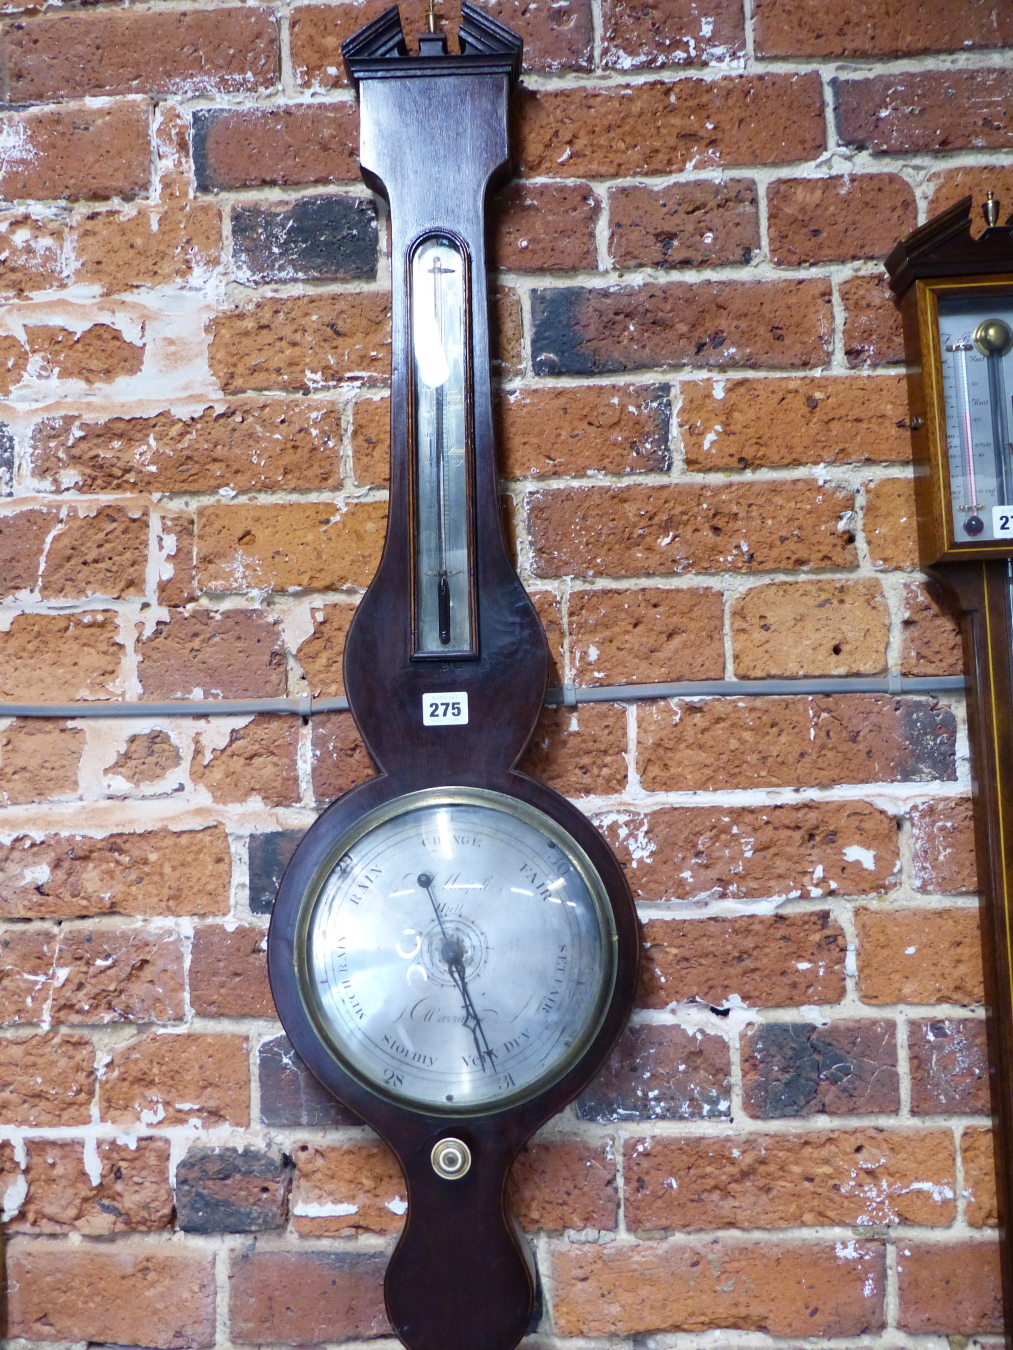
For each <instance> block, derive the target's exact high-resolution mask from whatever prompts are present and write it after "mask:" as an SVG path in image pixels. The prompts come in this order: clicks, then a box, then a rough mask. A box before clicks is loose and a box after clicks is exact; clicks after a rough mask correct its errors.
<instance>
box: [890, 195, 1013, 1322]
mask: <svg viewBox="0 0 1013 1350" xmlns="http://www.w3.org/2000/svg"><path fill="white" fill-rule="evenodd" d="M971 205H972V199H971V198H970V197H965V198H964V199H963V200H962V201H960V202H958V203H957V204H956V205H955V206H952V207H951V208H950V209H949V210H947V211H944V212H943V213H942V214H941V215H938V216H936V217H935V218H934V219H932V220H930V221H928V223H927V224H925V225H923V226H922V227H921V228H920V229H917V230H915V231H914V233H912V234H909V235H908V236H907V237H906V238H905V239H903V240H902V241H901V242H900V243H899V244H898V245H897V246H896V248H894V250H893V252H892V253H891V254H890V256H889V257H888V258H887V260H886V267H887V271H888V273H889V275H890V283H891V286H892V287H893V290H894V293H895V294H896V296H897V297H898V299H899V300H900V304H901V311H902V314H903V320H904V340H905V347H906V350H907V358H908V365H909V370H910V371H911V374H910V376H909V399H910V405H911V428H912V433H913V444H914V452H915V491H916V498H917V506H918V534H919V549H920V553H921V561H922V565H923V567H924V568H925V569H926V571H928V572H929V573H930V574H931V575H932V576H933V577H934V578H935V579H936V580H937V581H938V582H939V583H940V584H941V585H942V586H943V588H944V589H945V591H946V592H947V593H948V595H949V597H950V599H951V602H952V603H953V606H954V609H955V611H956V612H957V613H958V614H959V615H960V619H961V629H962V633H963V638H964V663H965V670H966V673H967V677H968V725H969V732H970V748H971V768H972V776H973V780H974V802H975V812H974V816H975V844H976V852H977V859H978V874H979V884H980V886H981V890H982V897H983V902H984V920H985V921H984V923H983V935H984V946H985V958H986V959H985V971H986V997H987V1003H988V1024H989V1045H990V1055H991V1061H992V1066H993V1070H994V1072H993V1078H992V1091H993V1104H994V1113H995V1115H996V1117H997V1123H998V1140H997V1146H996V1169H997V1181H998V1196H999V1220H1000V1226H1001V1227H1000V1233H1001V1247H1002V1278H1003V1297H1004V1301H1005V1306H1006V1322H1007V1326H1011V1327H1013V1252H1011V1250H1010V1243H1009V1223H1010V1216H1011V1214H1013V1189H1011V1188H1013V957H1011V952H1013V445H1011V434H1013V402H1011V399H1013V226H1010V225H999V224H997V221H998V216H999V207H998V203H996V202H995V201H994V200H993V197H992V194H991V193H989V194H988V198H987V200H986V202H985V204H984V211H985V222H986V229H985V230H984V232H983V233H982V234H981V235H980V236H979V237H978V238H974V237H973V236H972V233H971Z"/></svg>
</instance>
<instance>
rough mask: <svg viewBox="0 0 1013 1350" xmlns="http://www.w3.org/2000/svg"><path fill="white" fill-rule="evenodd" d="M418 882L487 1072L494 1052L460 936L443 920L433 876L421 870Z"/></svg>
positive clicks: (483, 1067) (479, 1057) (479, 1059)
mask: <svg viewBox="0 0 1013 1350" xmlns="http://www.w3.org/2000/svg"><path fill="white" fill-rule="evenodd" d="M418 884H419V885H420V886H421V887H422V889H423V890H424V891H425V892H426V894H427V895H428V896H429V900H430V903H431V904H432V907H433V913H434V914H435V915H436V922H437V923H438V924H439V925H440V933H441V934H442V936H443V946H442V948H441V952H440V954H441V955H442V957H443V959H444V961H446V963H447V969H448V970H449V971H450V978H451V979H452V980H453V981H454V984H455V985H456V986H457V990H458V993H459V994H460V995H461V1001H462V1002H463V1003H464V1025H465V1026H466V1027H467V1028H468V1030H469V1031H470V1032H471V1038H472V1040H473V1041H474V1042H475V1049H476V1050H477V1051H478V1062H479V1064H480V1065H481V1066H482V1072H483V1073H485V1061H486V1059H488V1061H489V1065H490V1067H492V1062H493V1054H492V1049H491V1048H490V1046H489V1042H488V1040H487V1039H486V1034H485V1031H484V1030H483V1027H482V1019H481V1018H480V1017H479V1015H478V1010H477V1009H476V1007H475V1004H474V1002H473V1000H472V997H471V992H470V990H469V989H468V981H467V978H466V977H465V974H464V962H463V961H462V959H461V955H462V953H461V941H460V939H459V938H452V937H451V936H450V934H449V933H448V932H447V929H446V926H445V925H444V922H443V915H442V914H441V913H440V907H439V905H438V904H437V903H436V896H435V895H433V878H432V877H431V876H430V875H429V873H428V872H420V873H419V875H418Z"/></svg>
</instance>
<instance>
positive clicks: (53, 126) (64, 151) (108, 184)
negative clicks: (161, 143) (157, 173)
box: [0, 98, 151, 200]
mask: <svg viewBox="0 0 1013 1350" xmlns="http://www.w3.org/2000/svg"><path fill="white" fill-rule="evenodd" d="M148 118H149V105H148V102H147V100H146V99H140V98H137V99H129V100H128V99H119V100H117V101H116V102H110V103H106V104H103V105H101V106H98V107H95V106H93V105H91V104H85V103H68V104H64V105H63V106H62V107H57V108H32V109H30V110H29V111H28V112H23V113H7V114H4V115H3V116H2V117H0V135H2V136H3V138H4V142H5V144H9V145H10V146H11V147H12V149H11V150H10V151H9V153H8V154H7V155H6V156H5V158H4V162H3V164H2V165H0V193H3V195H4V197H6V198H7V199H8V200H10V199H13V198H19V197H24V198H35V199H40V200H52V199H54V198H60V197H70V198H83V199H85V200H103V199H106V198H109V197H136V196H140V195H143V194H144V193H145V192H147V190H148V184H149V180H150V175H151V135H150V131H149V127H148Z"/></svg>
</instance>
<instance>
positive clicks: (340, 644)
mask: <svg viewBox="0 0 1013 1350" xmlns="http://www.w3.org/2000/svg"><path fill="white" fill-rule="evenodd" d="M312 614H313V635H312V636H311V637H308V638H307V639H306V641H305V642H302V643H300V644H299V646H298V647H297V649H296V659H297V660H298V662H299V664H300V665H301V666H302V669H303V674H304V676H305V678H306V685H307V688H308V689H309V692H310V693H311V694H312V695H313V697H314V698H343V697H344V693H345V681H344V677H343V675H342V669H341V662H342V658H343V657H344V654H345V638H346V637H347V636H348V626H349V624H350V623H351V622H352V617H353V616H354V614H355V606H354V605H324V606H323V607H322V608H321V609H314V610H313V611H312Z"/></svg>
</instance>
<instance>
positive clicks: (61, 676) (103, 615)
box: [0, 610, 123, 703]
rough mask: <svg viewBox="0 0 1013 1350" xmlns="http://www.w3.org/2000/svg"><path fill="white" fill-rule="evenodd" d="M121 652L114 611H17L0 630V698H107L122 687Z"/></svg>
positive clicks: (18, 700)
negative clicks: (24, 612) (5, 629)
mask: <svg viewBox="0 0 1013 1350" xmlns="http://www.w3.org/2000/svg"><path fill="white" fill-rule="evenodd" d="M122 652H123V647H122V644H121V642H120V638H119V634H118V631H117V624H116V615H115V613H113V611H111V610H97V611H92V612H91V613H85V614H18V615H16V616H15V618H14V619H13V621H12V622H11V626H10V628H9V629H8V630H7V632H6V633H0V698H4V699H6V700H8V701H10V702H13V703H40V702H44V703H67V702H70V701H71V700H74V699H89V700H90V699H107V698H109V697H110V696H111V695H116V694H119V693H120V691H121V688H122V677H121V666H120V661H121V658H122Z"/></svg>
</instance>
